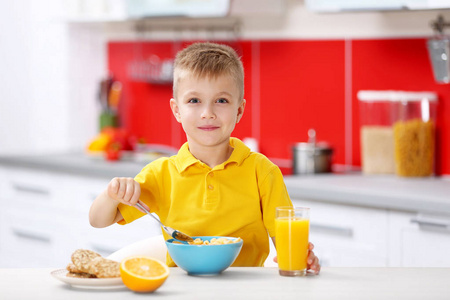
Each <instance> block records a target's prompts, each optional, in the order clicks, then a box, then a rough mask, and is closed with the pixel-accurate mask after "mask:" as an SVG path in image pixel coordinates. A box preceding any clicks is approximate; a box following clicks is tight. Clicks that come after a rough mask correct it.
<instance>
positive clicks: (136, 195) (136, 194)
mask: <svg viewBox="0 0 450 300" xmlns="http://www.w3.org/2000/svg"><path fill="white" fill-rule="evenodd" d="M140 196H141V195H140V193H139V192H138V191H136V189H134V192H133V196H132V197H131V199H130V204H131V205H135V204H136V203H138V202H139V197H140ZM141 205H145V204H141ZM144 207H145V208H147V205H145V206H144ZM147 209H148V208H147Z"/></svg>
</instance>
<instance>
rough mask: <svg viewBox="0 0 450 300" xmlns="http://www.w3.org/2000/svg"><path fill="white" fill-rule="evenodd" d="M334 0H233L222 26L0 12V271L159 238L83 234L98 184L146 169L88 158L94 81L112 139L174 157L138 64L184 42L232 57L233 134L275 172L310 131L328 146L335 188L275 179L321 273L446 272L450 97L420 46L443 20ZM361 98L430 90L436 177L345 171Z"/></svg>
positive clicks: (156, 100)
mask: <svg viewBox="0 0 450 300" xmlns="http://www.w3.org/2000/svg"><path fill="white" fill-rule="evenodd" d="M135 1H136V2H134V3H138V4H139V3H141V4H142V3H144V2H145V1H137V0H135ZM192 1H193V2H195V1H194V0H192ZM199 1H201V0H199ZM215 1H216V3H224V2H227V1H225V0H215ZM405 1H406V2H408V1H407V0H404V1H403V2H405ZM148 2H152V0H148ZM344 2H345V0H314V1H303V0H284V1H271V0H259V1H258V0H239V1H238V0H234V1H231V7H230V12H229V14H228V16H227V17H211V18H193V19H184V18H150V19H146V20H142V19H141V18H131V19H130V18H127V17H126V16H124V11H125V10H124V3H125V2H124V1H122V0H98V1H87V0H67V1H59V0H43V1H39V2H37V1H31V0H18V1H3V2H2V3H1V4H0V78H1V84H0V85H1V87H2V88H1V89H0V126H1V128H2V130H0V191H1V192H0V205H1V206H2V208H3V209H2V210H0V241H1V242H0V267H29V266H36V267H48V266H55V267H61V266H64V265H65V264H66V263H67V261H68V258H69V257H70V254H71V252H72V251H73V250H75V249H77V248H87V249H92V250H95V251H97V252H100V253H101V254H103V255H105V256H106V255H108V254H110V253H112V252H114V251H116V250H118V249H120V248H122V247H124V246H126V245H129V244H130V243H133V242H135V241H138V240H139V239H142V236H151V235H156V234H158V233H159V231H160V230H159V228H158V226H157V225H156V224H155V222H153V221H152V220H147V218H142V220H138V221H136V222H133V224H130V225H127V226H119V225H113V226H111V227H109V228H105V229H94V228H92V227H91V226H90V225H89V223H88V220H87V211H88V210H89V207H90V204H91V203H92V201H93V199H94V198H95V197H96V196H97V195H98V194H99V193H100V192H101V191H102V190H104V188H105V187H106V185H107V183H108V182H109V180H110V179H111V178H112V177H114V176H134V174H136V173H137V172H138V171H139V170H140V169H141V168H142V166H143V164H145V163H146V162H145V160H140V161H137V162H136V161H134V162H133V161H130V160H127V159H124V160H122V161H119V162H109V161H105V160H104V159H103V158H102V157H100V158H98V157H91V156H88V155H87V153H86V148H87V146H88V144H89V143H90V141H92V139H93V138H94V137H96V136H97V135H98V134H99V123H100V121H99V117H100V114H101V113H102V112H103V110H104V103H103V104H102V103H100V101H99V86H100V81H101V80H104V79H105V78H106V77H107V76H108V75H111V74H112V75H113V76H114V78H115V79H116V80H118V81H120V82H121V83H122V95H121V97H120V102H119V104H118V115H119V122H120V124H121V127H122V128H124V129H125V130H127V131H128V132H129V133H130V134H132V135H134V136H135V138H136V139H138V138H139V139H143V140H145V141H146V142H147V143H152V144H158V145H160V144H162V145H166V146H170V147H172V148H178V147H179V146H180V145H181V144H182V143H183V141H184V140H185V137H184V134H183V132H182V130H181V127H180V126H179V124H178V123H176V122H175V120H174V118H173V117H172V116H171V112H170V109H169V105H168V102H169V99H170V97H171V86H170V84H168V83H167V82H166V79H167V78H165V77H161V76H160V75H161V73H156V75H155V77H152V78H151V80H147V81H148V82H142V78H141V75H142V74H141V73H140V72H142V69H139V68H136V66H137V65H139V64H140V63H142V61H144V60H145V62H146V64H147V66H149V65H157V66H163V65H164V63H165V62H170V60H171V59H172V58H173V56H174V54H175V53H176V51H177V50H178V49H180V48H182V47H184V46H185V45H187V44H189V43H191V42H192V41H197V40H212V41H221V42H225V43H228V44H230V45H232V46H233V47H235V48H236V50H237V51H238V52H239V54H240V55H242V60H243V63H244V67H245V75H246V77H245V85H246V90H245V98H246V99H247V107H246V111H245V115H244V118H243V120H242V121H241V122H240V123H239V125H238V126H237V128H236V130H235V135H236V136H237V137H239V138H242V139H244V138H253V139H255V140H256V141H257V144H258V146H259V150H260V152H262V153H263V154H265V155H266V156H268V157H269V158H270V159H271V160H272V161H273V162H274V163H276V164H278V165H279V166H280V168H281V169H282V171H283V173H284V174H285V175H290V174H291V173H292V146H293V144H295V143H298V142H306V141H307V140H308V135H307V132H308V129H310V128H314V129H315V130H316V133H317V140H318V141H327V142H329V143H330V144H331V146H332V147H333V148H334V150H335V154H334V157H333V167H334V171H335V173H340V174H345V176H339V175H336V174H329V175H325V176H286V177H285V180H286V185H287V188H288V191H289V193H290V195H291V198H292V199H293V201H294V203H295V204H296V205H304V206H309V207H311V208H312V211H313V214H312V218H311V220H312V221H311V237H312V239H313V240H314V241H315V242H316V250H317V253H318V254H319V256H320V258H321V259H322V263H323V265H324V266H449V265H450V260H449V258H448V251H449V250H448V249H450V248H449V247H450V239H449V234H448V232H449V231H448V228H450V218H449V216H448V214H449V213H450V207H449V206H448V195H449V194H450V192H449V189H448V187H449V184H448V178H449V177H448V175H450V159H449V153H450V152H449V151H450V123H449V122H450V117H449V114H450V104H449V101H450V86H449V85H448V84H438V83H436V81H435V80H434V78H433V72H432V67H431V64H430V61H429V58H428V52H427V48H426V41H427V40H428V39H429V38H431V37H434V32H433V29H432V28H431V26H430V23H431V22H432V21H434V20H436V19H437V17H438V15H442V16H443V17H444V19H445V20H448V19H450V10H449V9H421V10H417V11H416V10H411V11H405V10H399V9H398V7H397V8H395V9H393V10H390V11H380V10H371V9H368V7H367V5H368V4H367V3H369V2H364V3H365V5H366V7H365V8H364V9H362V10H361V6H360V5H364V4H361V3H359V4H358V3H357V2H355V1H350V2H351V3H353V5H356V7H352V10H350V11H349V10H345V11H339V12H329V11H327V9H326V8H327V6H326V5H330V4H333V5H336V3H338V5H339V4H342V3H344ZM388 2H389V3H390V4H392V3H394V2H395V3H401V2H402V0H398V1H388ZM409 2H411V1H409ZM412 2H414V3H415V4H416V5H419V4H423V5H425V6H427V8H436V7H438V6H439V5H441V4H443V5H445V4H446V5H447V7H448V8H450V4H449V1H428V0H414V1H412ZM129 3H131V1H129ZM355 3H356V4H355ZM370 3H371V5H374V6H376V5H380V4H381V3H384V2H382V1H371V2H370ZM386 3H387V2H386ZM320 5H323V6H321V7H320ZM358 6H359V7H358ZM422 8H423V7H422ZM165 66H167V65H165ZM147 71H148V70H147ZM152 76H153V75H152ZM158 76H159V77H158ZM360 90H405V91H433V92H436V93H437V95H438V97H439V104H438V105H439V106H438V110H437V124H436V126H437V132H436V167H435V172H436V175H438V176H436V177H431V178H408V179H404V178H398V177H396V176H395V175H388V176H363V175H361V173H360V172H358V170H359V168H360V166H361V158H360V140H359V126H360V120H359V106H360V105H359V103H358V99H357V96H356V95H357V93H358V91H360ZM29 156H32V157H31V158H30V157H29ZM346 171H349V172H346ZM355 171H356V172H355ZM144 219H145V220H144ZM148 219H150V218H148ZM374 224H376V226H374ZM427 226H428V227H427ZM430 226H431V227H432V228H431V229H432V230H430ZM433 226H434V227H433ZM436 228H437V229H436ZM418 241H420V242H418ZM430 248H433V256H432V257H429V251H430ZM29 249H32V250H33V251H29ZM423 257H428V259H427V260H426V261H425V260H423Z"/></svg>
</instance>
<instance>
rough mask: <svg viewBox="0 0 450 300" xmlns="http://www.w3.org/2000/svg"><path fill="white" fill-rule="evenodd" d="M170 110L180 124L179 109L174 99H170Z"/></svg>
mask: <svg viewBox="0 0 450 300" xmlns="http://www.w3.org/2000/svg"><path fill="white" fill-rule="evenodd" d="M170 109H171V110H172V113H173V116H174V117H175V119H176V120H177V122H178V123H181V116H180V108H179V107H178V104H177V100H175V99H174V98H171V99H170Z"/></svg>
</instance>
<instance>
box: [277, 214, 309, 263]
mask: <svg viewBox="0 0 450 300" xmlns="http://www.w3.org/2000/svg"><path fill="white" fill-rule="evenodd" d="M275 242H276V248H277V256H278V268H279V269H280V270H282V271H305V270H306V259H307V256H308V242H309V219H303V218H298V217H278V218H276V219H275Z"/></svg>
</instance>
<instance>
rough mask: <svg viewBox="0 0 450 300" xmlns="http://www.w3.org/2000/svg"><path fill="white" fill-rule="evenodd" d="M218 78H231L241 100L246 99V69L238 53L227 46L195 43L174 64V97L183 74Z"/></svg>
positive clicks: (178, 55)
mask: <svg viewBox="0 0 450 300" xmlns="http://www.w3.org/2000/svg"><path fill="white" fill-rule="evenodd" d="M185 71H187V72H188V73H190V74H192V75H194V76H197V77H198V78H202V77H211V78H216V77H218V76H220V75H229V76H231V77H232V78H233V79H234V80H235V82H236V85H237V87H238V89H239V99H240V100H242V99H243V98H244V68H243V66H242V62H241V60H240V58H239V56H238V55H237V53H236V51H235V50H234V49H233V48H231V47H230V46H227V45H222V44H216V43H194V44H192V45H190V46H188V47H187V48H185V49H183V50H181V51H180V52H178V53H177V56H176V57H175V62H174V74H173V96H174V98H175V97H176V93H177V86H178V82H179V80H180V77H182V75H181V74H182V73H183V72H185Z"/></svg>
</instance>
